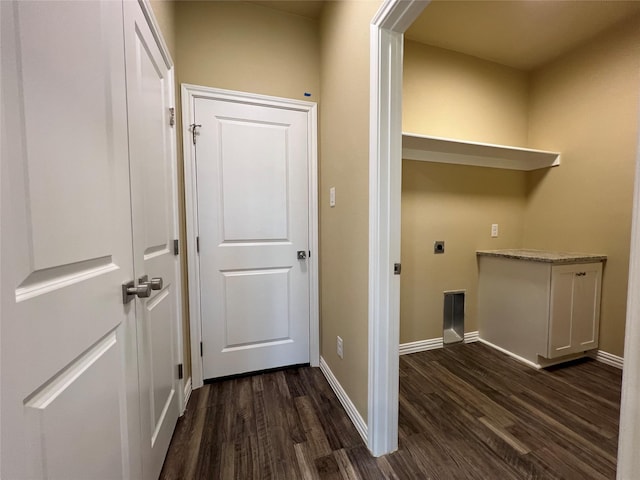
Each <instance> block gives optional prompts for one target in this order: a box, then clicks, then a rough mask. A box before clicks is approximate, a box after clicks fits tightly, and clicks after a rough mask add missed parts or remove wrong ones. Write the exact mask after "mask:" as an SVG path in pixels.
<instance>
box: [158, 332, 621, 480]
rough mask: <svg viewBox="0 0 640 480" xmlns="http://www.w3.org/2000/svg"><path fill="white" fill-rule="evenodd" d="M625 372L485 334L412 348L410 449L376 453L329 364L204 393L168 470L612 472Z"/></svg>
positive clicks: (403, 407) (404, 364)
mask: <svg viewBox="0 0 640 480" xmlns="http://www.w3.org/2000/svg"><path fill="white" fill-rule="evenodd" d="M620 384H621V372H620V370H617V369H615V368H613V367H609V366H607V365H603V364H601V363H598V362H595V361H593V360H585V361H580V362H576V363H572V364H569V365H567V366H563V367H556V368H552V369H549V370H542V371H536V370H534V369H531V368H530V367H528V366H526V365H523V364H521V363H519V362H517V361H515V360H513V359H511V358H509V357H507V356H505V355H503V354H502V353H499V352H496V351H494V350H492V349H490V348H488V347H486V346H484V345H482V344H480V343H473V344H467V345H458V346H453V347H448V348H444V349H440V350H432V351H429V352H422V353H416V354H412V355H405V356H402V357H401V361H400V419H399V436H400V440H399V449H398V451H397V452H395V453H393V454H391V455H387V456H384V457H380V458H377V459H376V458H373V457H371V456H370V454H369V453H368V450H367V449H366V447H365V446H364V444H363V442H362V440H361V439H360V437H359V435H358V433H357V432H356V430H355V428H354V427H353V425H352V424H351V423H350V421H349V419H348V417H347V415H346V413H345V412H344V410H343V409H342V407H341V406H340V404H339V402H338V400H337V398H336V397H335V395H334V394H333V392H332V391H331V388H330V386H329V384H328V383H327V382H326V380H325V379H324V377H323V375H322V373H321V372H320V370H319V369H316V368H309V367H302V368H295V369H291V370H286V371H280V372H275V373H268V374H264V375H258V376H254V377H248V378H242V379H235V380H228V381H225V382H221V383H215V384H211V385H207V386H205V387H203V388H201V389H198V390H196V391H194V392H193V395H192V397H191V400H190V401H189V405H188V408H187V412H186V413H185V415H184V416H183V417H182V418H181V419H180V420H179V422H178V426H177V428H176V431H175V433H174V437H173V440H172V443H171V447H170V449H169V454H168V455H167V459H166V461H165V465H164V468H163V471H162V474H161V477H160V478H161V479H224V480H230V479H243V480H244V479H278V480H280V479H282V480H289V479H319V478H320V479H349V480H351V479H363V480H369V479H386V478H391V479H400V480H405V479H443V480H453V479H455V480H458V479H483V480H486V479H491V480H493V479H496V480H503V479H504V480H507V479H529V478H531V479H562V480H573V479H575V480H584V479H613V478H615V469H616V448H617V433H618V417H619V401H620Z"/></svg>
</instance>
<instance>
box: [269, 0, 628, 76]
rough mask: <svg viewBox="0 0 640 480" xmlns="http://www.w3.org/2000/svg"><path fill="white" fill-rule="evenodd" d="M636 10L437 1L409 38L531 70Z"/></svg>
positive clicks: (556, 1) (593, 4)
mask: <svg viewBox="0 0 640 480" xmlns="http://www.w3.org/2000/svg"><path fill="white" fill-rule="evenodd" d="M275 3H279V2H275ZM302 3H304V2H302ZM638 12H640V0H635V1H618V0H596V1H585V0H564V1H562V0H511V1H483V0H480V1H478V0H476V1H457V0H434V1H433V2H431V3H430V4H429V5H428V6H427V7H426V8H425V9H424V11H423V12H422V14H421V16H420V17H419V18H418V19H417V20H416V21H415V22H414V23H413V25H411V27H410V28H409V29H408V30H407V32H406V34H405V36H406V38H407V39H410V40H414V41H417V42H420V43H425V44H428V45H434V46H437V47H441V48H446V49H449V50H455V51H458V52H462V53H466V54H468V55H473V56H475V57H479V58H483V59H486V60H491V61H494V62H497V63H501V64H504V65H509V66H511V67H514V68H518V69H522V70H532V69H534V68H536V67H539V66H541V65H543V64H545V63H547V62H549V61H551V60H553V59H554V58H557V57H558V56H560V55H562V54H563V53H565V52H568V51H570V50H571V49H573V48H575V47H576V46H578V45H579V44H581V43H582V42H584V41H585V40H588V39H590V38H592V37H594V36H595V35H597V34H598V33H599V32H601V31H603V30H605V29H607V28H609V27H611V26H613V25H614V24H615V23H617V22H619V21H621V20H622V19H624V18H627V17H629V16H631V15H633V14H635V13H638Z"/></svg>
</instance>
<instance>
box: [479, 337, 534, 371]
mask: <svg viewBox="0 0 640 480" xmlns="http://www.w3.org/2000/svg"><path fill="white" fill-rule="evenodd" d="M478 341H479V342H480V343H484V344H485V345H487V346H488V347H491V348H494V349H496V350H498V351H499V352H502V353H504V354H506V355H509V356H510V357H512V358H515V359H516V360H518V361H520V362H522V363H526V364H527V365H529V366H530V367H533V368H535V369H538V370H540V369H541V368H542V366H540V365H538V364H537V363H535V362H532V361H531V360H527V359H526V358H523V357H521V356H520V355H516V354H515V353H513V352H510V351H509V350H505V349H504V348H502V347H499V346H498V345H494V344H493V343H491V342H487V341H486V340H483V339H482V338H478Z"/></svg>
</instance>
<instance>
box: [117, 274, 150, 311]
mask: <svg viewBox="0 0 640 480" xmlns="http://www.w3.org/2000/svg"><path fill="white" fill-rule="evenodd" d="M136 295H137V296H138V298H147V297H148V296H150V295H151V284H148V283H141V284H139V285H138V286H137V287H136V286H135V283H134V281H133V280H131V281H130V282H127V283H123V284H122V303H123V304H125V305H126V304H127V303H129V302H130V301H131V300H133V297H135V296H136Z"/></svg>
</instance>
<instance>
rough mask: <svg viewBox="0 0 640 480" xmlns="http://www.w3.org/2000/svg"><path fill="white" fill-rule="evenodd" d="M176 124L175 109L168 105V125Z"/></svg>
mask: <svg viewBox="0 0 640 480" xmlns="http://www.w3.org/2000/svg"><path fill="white" fill-rule="evenodd" d="M175 124H176V109H175V108H174V107H169V126H170V127H173V126H174V125H175Z"/></svg>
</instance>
